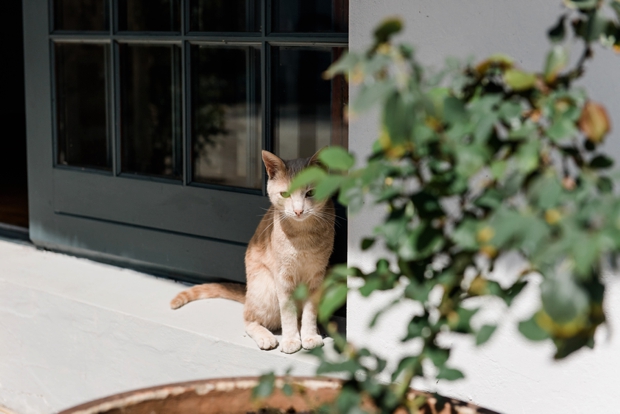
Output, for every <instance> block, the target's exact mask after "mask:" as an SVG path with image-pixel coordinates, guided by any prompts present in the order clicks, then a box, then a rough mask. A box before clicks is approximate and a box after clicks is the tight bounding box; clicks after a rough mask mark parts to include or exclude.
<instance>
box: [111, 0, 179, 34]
mask: <svg viewBox="0 0 620 414" xmlns="http://www.w3.org/2000/svg"><path fill="white" fill-rule="evenodd" d="M179 3H180V2H179V1H178V0H121V1H119V29H120V30H130V31H141V32H170V31H172V32H178V31H180V30H181V9H180V5H179Z"/></svg>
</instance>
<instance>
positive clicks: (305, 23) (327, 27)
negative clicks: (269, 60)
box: [272, 0, 349, 33]
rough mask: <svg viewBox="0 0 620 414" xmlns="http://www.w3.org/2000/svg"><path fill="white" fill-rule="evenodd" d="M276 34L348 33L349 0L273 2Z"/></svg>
mask: <svg viewBox="0 0 620 414" xmlns="http://www.w3.org/2000/svg"><path fill="white" fill-rule="evenodd" d="M272 21H273V23H272V25H273V29H272V30H273V31H274V32H296V33H317V32H319V33H321V32H327V33H347V32H348V31H349V1H348V0H273V15H272Z"/></svg>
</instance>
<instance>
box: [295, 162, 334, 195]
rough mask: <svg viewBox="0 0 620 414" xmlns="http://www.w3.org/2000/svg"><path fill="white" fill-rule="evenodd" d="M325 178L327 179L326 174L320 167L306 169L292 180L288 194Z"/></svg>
mask: <svg viewBox="0 0 620 414" xmlns="http://www.w3.org/2000/svg"><path fill="white" fill-rule="evenodd" d="M325 177H327V173H326V172H325V171H324V170H323V169H321V168H320V167H314V166H313V167H308V168H306V169H305V170H303V171H302V172H300V173H299V174H297V175H296V176H295V178H293V181H291V185H290V187H289V189H288V192H289V193H292V192H293V191H295V190H297V189H300V188H302V187H305V186H307V185H310V184H315V183H317V182H319V181H321V180H322V179H324V178H325Z"/></svg>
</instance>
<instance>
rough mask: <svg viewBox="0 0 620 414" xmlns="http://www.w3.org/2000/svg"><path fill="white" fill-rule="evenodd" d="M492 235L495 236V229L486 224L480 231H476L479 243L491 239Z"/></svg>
mask: <svg viewBox="0 0 620 414" xmlns="http://www.w3.org/2000/svg"><path fill="white" fill-rule="evenodd" d="M493 236H495V231H494V230H493V229H492V228H491V227H489V226H486V227H483V228H482V229H480V231H478V234H477V235H476V239H477V240H478V242H480V243H486V242H488V241H489V240H491V239H492V238H493Z"/></svg>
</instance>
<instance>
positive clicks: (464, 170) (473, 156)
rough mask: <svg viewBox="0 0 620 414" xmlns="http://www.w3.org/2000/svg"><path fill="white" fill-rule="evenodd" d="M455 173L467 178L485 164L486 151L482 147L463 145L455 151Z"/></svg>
mask: <svg viewBox="0 0 620 414" xmlns="http://www.w3.org/2000/svg"><path fill="white" fill-rule="evenodd" d="M456 156H457V164H456V172H457V174H459V175H462V176H463V177H466V178H469V177H471V176H473V175H474V174H476V173H477V172H478V171H480V169H481V168H482V167H484V166H485V165H486V163H487V158H488V149H487V147H486V146H483V145H465V146H460V147H459V148H458V150H457V154H456Z"/></svg>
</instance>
